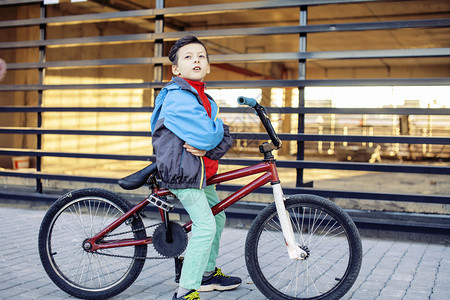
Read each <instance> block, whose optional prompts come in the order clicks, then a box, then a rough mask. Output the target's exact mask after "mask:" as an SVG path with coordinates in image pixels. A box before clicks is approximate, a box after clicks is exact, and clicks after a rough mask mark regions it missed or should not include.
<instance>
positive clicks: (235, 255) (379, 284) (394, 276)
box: [0, 207, 450, 300]
mask: <svg viewBox="0 0 450 300" xmlns="http://www.w3.org/2000/svg"><path fill="white" fill-rule="evenodd" d="M44 214H45V211H41V210H32V209H18V208H4V207H0V219H1V220H2V226H1V227H0V239H2V240H4V241H15V242H14V243H4V244H2V245H0V299H2V300H3V299H8V300H10V299H11V300H22V299H24V300H28V299H52V300H54V299H55V300H58V299H74V298H73V297H71V296H69V295H68V294H66V293H65V292H63V291H61V290H60V289H59V288H58V287H57V286H56V285H55V284H54V283H53V282H52V281H51V280H50V279H49V278H48V276H47V274H46V273H45V271H44V269H43V267H42V265H41V264H40V259H39V254H38V249H37V235H38V231H39V226H40V222H41V220H42V218H43V216H44ZM11 216H14V218H11ZM152 222H153V223H156V221H154V220H147V219H146V220H145V223H146V224H151V223H152ZM246 236H247V229H242V228H233V227H226V228H225V231H224V233H223V236H222V246H221V249H220V252H219V258H218V262H217V263H218V266H219V267H220V268H222V269H223V270H224V272H225V273H226V274H232V275H235V276H240V277H241V278H242V285H241V286H240V287H239V288H237V289H235V290H233V291H227V292H218V291H214V292H208V293H201V299H202V300H209V299H214V300H234V299H239V300H260V299H265V297H264V296H263V295H262V294H261V292H260V291H259V290H258V289H257V288H256V286H255V285H254V283H253V280H252V279H251V278H250V276H249V275H248V272H247V268H246V266H245V259H244V252H245V239H246ZM17 237H21V238H22V239H21V240H18V239H17ZM362 243H363V263H362V267H361V272H360V275H359V277H358V278H357V280H356V282H355V284H354V285H353V287H352V288H351V289H350V291H349V292H348V293H347V294H346V295H345V296H344V297H343V298H342V299H344V300H373V299H377V300H384V299H386V300H392V299H402V300H416V299H417V300H419V299H420V300H423V299H430V300H448V299H450V284H448V278H450V248H449V247H447V246H445V245H440V244H427V243H414V242H405V241H402V242H400V241H393V240H382V239H374V238H364V239H363V240H362ZM149 251H154V249H153V248H152V246H151V245H150V246H149ZM177 287H178V285H177V284H176V283H175V282H174V263H173V260H149V261H146V263H145V265H144V269H143V270H142V272H141V274H140V275H139V277H138V278H137V280H136V281H135V282H134V283H133V284H132V285H131V287H129V288H128V289H127V290H125V291H124V292H123V293H121V294H119V295H117V296H115V297H113V298H111V299H113V300H122V299H150V300H152V299H155V300H156V299H157V300H166V299H167V300H170V299H172V295H173V293H174V292H175V290H176V289H177Z"/></svg>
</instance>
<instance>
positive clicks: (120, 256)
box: [92, 223, 171, 260]
mask: <svg viewBox="0 0 450 300" xmlns="http://www.w3.org/2000/svg"><path fill="white" fill-rule="evenodd" d="M161 224H163V223H156V224H153V225H148V226H146V227H143V228H138V229H132V230H130V231H124V232H119V233H113V234H107V235H105V237H111V236H118V235H123V234H127V233H136V232H138V231H141V230H145V229H147V228H151V227H155V226H158V225H161ZM92 254H98V255H103V256H111V257H118V258H132V259H141V260H142V259H149V260H150V259H168V258H171V257H168V256H163V255H161V256H146V257H139V256H128V255H119V254H110V253H104V252H97V251H96V252H92Z"/></svg>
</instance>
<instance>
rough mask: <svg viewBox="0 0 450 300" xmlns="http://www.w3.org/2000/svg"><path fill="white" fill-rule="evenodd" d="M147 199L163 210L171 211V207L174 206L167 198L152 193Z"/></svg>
mask: <svg viewBox="0 0 450 300" xmlns="http://www.w3.org/2000/svg"><path fill="white" fill-rule="evenodd" d="M148 201H149V202H150V203H151V204H153V205H155V206H156V207H158V208H161V209H162V210H165V211H171V210H172V209H174V208H175V205H173V204H172V203H170V202H169V201H168V200H167V199H165V197H164V198H158V197H155V196H154V195H150V197H148Z"/></svg>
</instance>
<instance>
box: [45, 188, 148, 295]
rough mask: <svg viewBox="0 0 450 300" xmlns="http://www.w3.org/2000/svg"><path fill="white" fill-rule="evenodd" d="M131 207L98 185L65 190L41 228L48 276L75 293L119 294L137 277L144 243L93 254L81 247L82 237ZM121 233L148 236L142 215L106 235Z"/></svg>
mask: <svg viewBox="0 0 450 300" xmlns="http://www.w3.org/2000/svg"><path fill="white" fill-rule="evenodd" d="M131 207H132V205H131V204H130V203H129V202H127V201H126V200H124V199H123V198H121V197H120V196H118V195H116V194H114V193H112V192H110V191H107V190H103V189H98V188H87V189H80V190H75V191H72V192H69V193H67V194H66V195H64V196H63V197H61V198H59V199H58V200H57V201H56V202H55V203H54V204H53V205H52V206H51V207H50V209H49V210H48V212H47V214H46V215H45V217H44V219H43V221H42V223H41V228H40V231H39V255H40V258H41V262H42V265H43V266H44V269H45V271H46V272H47V274H48V276H49V277H50V278H51V280H52V281H53V282H54V283H55V284H56V285H57V286H58V287H59V288H61V289H62V290H64V291H65V292H67V293H69V294H70V295H72V296H75V297H78V298H84V299H105V298H109V297H112V296H114V295H117V294H119V293H121V292H122V291H124V290H125V289H126V288H128V287H129V286H130V285H131V284H132V283H133V282H134V281H135V280H136V278H137V276H138V275H139V273H140V272H141V270H142V267H143V266H144V263H145V257H146V255H147V246H146V245H144V246H135V247H119V248H111V249H106V250H101V251H97V252H94V253H90V252H87V251H85V250H84V249H83V247H82V245H83V241H84V240H85V239H86V238H89V237H92V236H93V235H95V234H96V233H98V232H99V231H100V230H101V229H103V228H104V227H105V226H106V225H109V224H110V223H112V221H114V220H116V219H117V218H118V217H119V216H121V215H122V214H123V213H124V212H126V211H128V210H129V209H130V208H131ZM130 231H132V232H130ZM121 232H128V233H126V234H124V235H120V236H119V237H120V238H121V239H123V238H130V239H143V238H145V237H146V233H145V229H144V225H143V223H142V220H141V219H140V218H134V220H133V221H132V222H131V223H130V224H129V225H125V224H122V225H120V226H119V227H118V228H117V229H116V230H114V231H112V232H111V233H110V235H111V234H114V233H121ZM111 238H113V237H111ZM142 258H144V259H142Z"/></svg>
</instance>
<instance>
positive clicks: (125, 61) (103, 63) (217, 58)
mask: <svg viewBox="0 0 450 300" xmlns="http://www.w3.org/2000/svg"><path fill="white" fill-rule="evenodd" d="M446 56H450V48H426V49H386V50H358V51H322V52H283V53H247V54H224V55H210V57H209V58H210V62H211V64H212V65H213V66H214V63H230V62H273V61H289V60H299V59H373V58H418V57H446ZM169 63H170V61H169V59H168V58H167V57H139V58H120V59H119V58H118V59H92V60H68V61H47V62H32V63H10V64H8V69H9V70H26V69H39V68H58V69H61V68H66V69H72V68H79V67H94V66H97V67H110V66H123V65H141V64H169Z"/></svg>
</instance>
